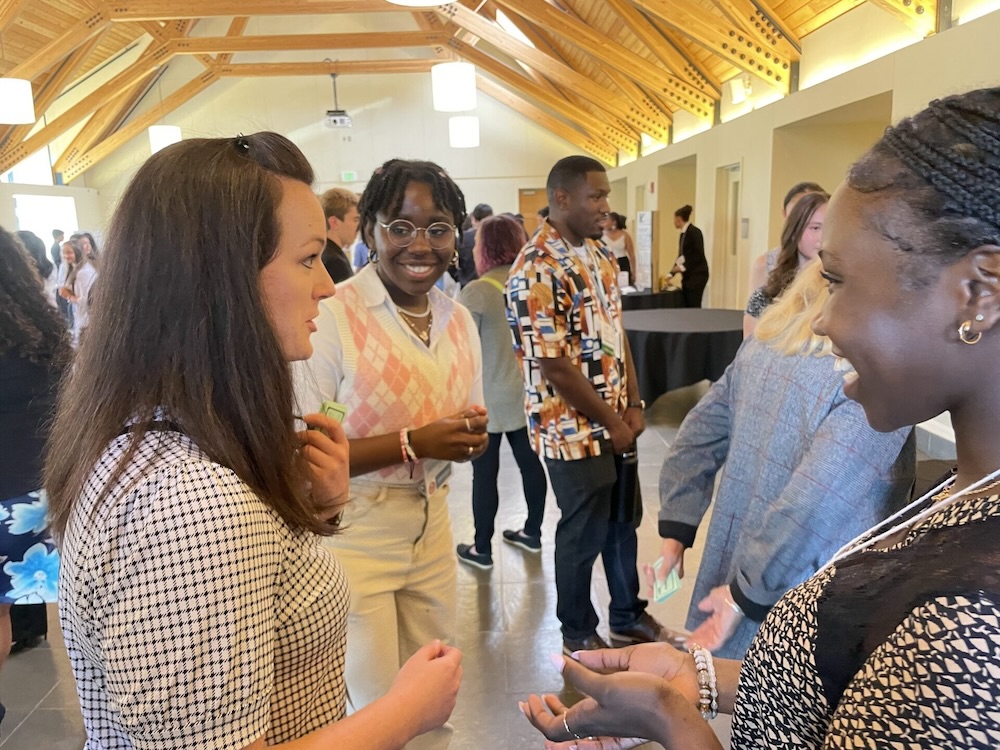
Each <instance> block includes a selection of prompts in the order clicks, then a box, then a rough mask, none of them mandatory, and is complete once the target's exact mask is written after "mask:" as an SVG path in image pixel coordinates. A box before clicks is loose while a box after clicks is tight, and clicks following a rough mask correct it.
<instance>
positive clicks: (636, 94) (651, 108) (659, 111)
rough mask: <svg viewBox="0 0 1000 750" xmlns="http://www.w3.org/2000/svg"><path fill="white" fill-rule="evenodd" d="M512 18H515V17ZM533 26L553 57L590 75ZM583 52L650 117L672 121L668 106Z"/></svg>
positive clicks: (590, 106) (539, 40) (582, 103)
mask: <svg viewBox="0 0 1000 750" xmlns="http://www.w3.org/2000/svg"><path fill="white" fill-rule="evenodd" d="M511 20H513V18H512V19H511ZM520 20H521V21H522V22H523V23H524V24H525V25H526V26H529V27H531V24H530V23H528V22H527V21H524V20H523V19H520ZM531 28H532V30H533V31H534V33H535V37H536V38H537V39H538V42H541V43H542V46H543V47H544V48H546V49H548V50H550V51H551V55H552V56H553V57H555V58H556V59H557V60H560V61H561V62H563V63H565V64H566V65H568V66H569V67H570V68H572V69H573V70H575V71H576V72H577V73H580V74H582V75H589V73H588V71H586V70H584V69H583V68H582V66H581V65H579V64H578V63H576V62H575V61H574V60H572V59H570V58H568V57H567V56H566V55H565V54H563V51H562V50H561V49H560V48H559V45H558V44H557V43H556V41H555V39H553V38H552V36H551V34H549V33H548V32H545V31H541V30H538V29H534V27H531ZM532 42H533V43H535V46H539V45H538V43H537V42H535V40H532ZM582 54H584V55H585V56H586V57H587V58H588V60H589V61H590V63H591V64H592V65H594V66H595V67H597V68H598V69H599V70H600V71H601V73H602V74H604V75H605V76H607V77H608V78H609V79H610V80H611V82H612V83H614V84H615V85H616V86H617V87H618V88H619V89H621V91H622V93H623V94H624V95H625V97H626V98H628V99H630V100H631V101H632V103H633V104H635V105H636V106H637V107H640V108H641V109H643V110H644V111H645V112H646V114H647V115H648V116H649V117H652V118H654V119H662V120H665V121H667V122H670V121H671V119H672V117H671V115H670V110H669V109H667V108H666V107H660V106H659V105H657V104H656V103H655V102H654V101H653V100H652V98H650V97H649V96H646V94H645V93H644V92H643V91H642V89H640V88H639V87H638V86H636V85H635V83H634V82H633V81H632V79H631V78H629V77H628V76H626V75H624V74H622V73H620V72H619V71H618V70H616V69H615V68H612V67H607V66H604V65H603V64H602V63H601V61H600V60H594V59H593V58H592V57H591V56H590V55H588V54H586V53H582ZM570 98H571V99H575V101H576V104H577V105H578V106H581V107H584V108H587V109H591V108H592V107H593V105H592V104H591V103H590V102H586V101H582V100H580V99H577V98H576V97H572V95H571V97H570ZM597 112H600V110H597Z"/></svg>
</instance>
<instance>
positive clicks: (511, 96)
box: [476, 74, 618, 167]
mask: <svg viewBox="0 0 1000 750" xmlns="http://www.w3.org/2000/svg"><path fill="white" fill-rule="evenodd" d="M476 85H477V86H478V87H479V90H480V91H482V92H483V93H484V94H486V95H487V96H489V97H491V98H493V99H496V100H497V101H498V102H500V103H501V104H504V105H506V106H508V107H510V108H511V109H512V110H514V111H515V112H518V113H519V114H522V115H524V116H525V117H527V118H528V119H529V120H532V121H533V122H536V123H538V124H539V125H541V126H542V127H543V128H545V129H546V130H548V131H549V132H551V133H554V134H555V135H557V136H559V137H560V138H562V139H563V140H564V141H569V142H570V143H572V144H573V145H574V146H576V147H577V148H579V149H583V150H584V151H586V152H587V153H589V154H591V155H592V156H595V157H597V158H598V159H600V160H601V161H603V162H604V163H605V164H607V165H608V166H611V167H614V166H617V165H618V151H617V150H616V149H615V148H614V146H611V145H609V144H607V143H603V142H599V141H595V140H594V139H592V138H590V137H589V136H587V135H584V134H583V133H581V132H579V131H578V130H575V129H574V128H572V127H570V126H569V125H567V124H566V123H564V122H563V121H562V120H558V119H556V118H555V117H553V116H552V115H550V114H549V113H548V112H545V111H543V110H541V109H539V108H538V107H537V106H535V105H534V104H532V103H531V102H529V101H528V100H527V99H524V98H522V97H520V96H518V95H517V94H515V93H513V92H511V91H510V90H508V89H507V88H505V87H503V86H501V85H500V84H498V83H495V82H494V81H491V80H490V79H489V78H486V77H484V76H483V75H481V74H479V75H477V76H476Z"/></svg>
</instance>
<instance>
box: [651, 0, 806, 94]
mask: <svg viewBox="0 0 1000 750" xmlns="http://www.w3.org/2000/svg"><path fill="white" fill-rule="evenodd" d="M635 4H636V5H637V6H639V7H640V8H642V9H643V10H646V11H648V12H649V13H651V14H652V15H654V16H656V17H657V18H658V19H659V20H660V21H661V22H662V23H664V24H666V25H667V26H669V27H670V28H672V29H674V30H675V31H677V32H679V33H680V34H682V35H684V36H686V37H688V38H689V39H692V40H694V41H695V42H697V43H698V44H700V45H702V46H703V47H705V48H706V49H709V50H711V51H712V52H714V53H715V54H716V55H718V56H719V57H720V58H722V59H723V60H725V61H726V62H728V63H730V64H731V65H734V66H736V67H737V68H739V69H740V70H742V71H744V72H746V73H750V74H751V75H755V76H757V77H758V78H761V79H763V80H764V81H767V82H768V83H769V84H771V85H772V86H774V87H775V88H777V89H779V90H781V91H783V92H784V93H786V94H787V93H788V91H789V81H790V80H791V65H792V61H791V60H788V59H785V58H782V57H781V56H780V55H778V56H776V55H774V54H772V53H771V52H770V51H769V50H766V49H764V47H763V45H760V44H757V43H756V40H752V39H749V38H748V36H747V35H746V34H743V33H741V32H738V31H736V30H735V29H730V28H727V27H726V25H725V24H724V23H723V22H722V20H721V19H717V18H715V17H712V16H711V15H710V14H708V13H705V11H704V9H702V8H701V7H700V6H698V5H696V4H695V3H694V2H692V0H635Z"/></svg>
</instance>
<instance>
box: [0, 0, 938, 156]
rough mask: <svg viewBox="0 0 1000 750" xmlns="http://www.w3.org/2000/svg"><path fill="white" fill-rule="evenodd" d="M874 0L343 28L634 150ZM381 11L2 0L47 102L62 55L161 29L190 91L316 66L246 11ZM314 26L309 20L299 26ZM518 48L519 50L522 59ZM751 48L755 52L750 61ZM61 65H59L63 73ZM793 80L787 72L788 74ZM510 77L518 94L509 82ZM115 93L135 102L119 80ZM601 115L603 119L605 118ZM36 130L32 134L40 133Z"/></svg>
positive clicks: (626, 1)
mask: <svg viewBox="0 0 1000 750" xmlns="http://www.w3.org/2000/svg"><path fill="white" fill-rule="evenodd" d="M865 1H866V0H671V5H670V7H669V9H668V7H667V6H666V5H665V3H664V0H485V2H480V1H479V0H459V2H457V3H453V4H451V5H448V6H445V8H443V9H438V10H422V11H417V12H415V13H414V16H413V17H414V18H416V19H418V20H415V21H414V22H413V23H414V30H413V31H410V32H406V31H402V30H401V29H400V30H399V31H396V32H393V33H392V34H387V35H383V36H385V37H386V38H385V39H383V40H381V41H379V40H378V39H377V38H376V35H374V34H372V35H364V34H357V35H350V36H349V35H344V36H343V37H341V38H340V39H339V41H340V42H343V44H345V45H347V46H349V47H352V48H357V49H365V50H371V51H372V56H373V59H372V60H371V61H370V63H371V65H369V66H365V65H361V64H357V65H356V66H355V67H356V69H357V71H359V72H360V71H362V70H369V69H374V70H380V69H381V67H380V66H383V67H384V66H390V63H395V65H396V67H395V68H391V67H385V71H389V70H390V69H396V70H403V69H413V70H418V69H424V68H426V66H427V65H429V63H430V59H429V58H427V57H423V59H419V58H420V57H421V55H420V53H419V52H417V51H413V52H411V53H409V57H410V58H412V60H411V61H410V62H406V61H405V60H400V61H391V60H380V59H378V58H379V56H378V53H377V50H378V48H380V47H386V46H387V45H390V44H393V45H395V46H401V47H410V45H411V44H419V45H420V46H424V45H427V46H430V47H431V49H432V51H433V52H432V54H433V55H435V56H436V58H435V59H448V58H454V57H464V58H466V59H470V60H473V61H474V62H477V64H478V65H480V67H481V69H482V70H484V71H486V73H487V74H488V75H490V76H492V77H491V78H490V79H481V86H482V87H486V88H490V90H491V91H492V93H493V94H494V95H495V96H496V98H498V100H500V101H505V102H506V103H507V104H508V106H511V108H512V109H515V110H517V111H519V112H521V113H522V114H524V113H526V112H532V113H535V114H538V113H552V115H546V117H548V118H549V119H546V117H541V115H539V117H540V120H544V122H547V123H549V124H551V125H552V126H553V128H555V124H556V123H571V124H561V125H560V128H559V129H560V130H561V131H562V133H563V135H564V136H566V135H573V136H574V138H573V142H574V143H575V144H576V145H578V146H583V145H585V144H589V147H590V150H591V151H592V152H594V153H599V155H600V157H601V158H604V159H605V160H606V161H607V160H608V157H609V155H610V154H612V153H615V152H617V151H619V150H624V151H625V152H627V153H634V152H635V148H636V142H637V141H636V139H637V137H638V134H639V133H640V132H641V131H645V132H649V131H654V133H653V134H654V135H655V136H659V137H661V138H663V137H666V135H667V131H666V125H667V123H669V122H670V119H671V115H672V114H673V113H674V112H676V111H678V110H679V109H687V110H689V111H692V112H695V113H696V114H697V115H698V116H701V117H707V116H710V114H711V109H712V107H713V106H718V98H719V97H720V96H721V94H722V82H724V81H726V80H728V79H730V78H732V77H733V76H736V75H739V74H741V72H743V71H748V72H754V73H755V75H759V76H760V77H762V78H764V80H768V76H770V78H771V80H772V81H773V80H774V79H775V78H776V77H777V75H779V73H780V74H781V75H782V78H787V75H786V73H787V70H788V68H787V65H786V61H787V64H788V65H790V64H791V63H793V62H794V60H795V59H797V53H798V40H799V39H801V37H802V36H805V35H807V34H809V33H811V32H813V31H815V30H816V29H818V28H820V27H821V26H823V25H824V24H826V23H829V22H830V21H832V20H834V19H835V18H837V17H839V16H840V15H842V14H844V13H846V12H848V11H850V10H851V9H853V8H855V7H857V6H858V5H859V4H861V3H862V2H865ZM870 1H871V2H874V3H876V4H879V5H880V7H884V8H888V9H889V10H890V11H891V12H895V13H897V15H899V14H903V15H905V14H906V13H907V12H909V11H908V3H907V0H870ZM919 1H920V2H926V3H932V4H933V3H934V2H935V0H919ZM456 8H457V9H458V10H456ZM449 9H450V10H449ZM498 9H502V10H503V11H504V13H505V14H506V15H507V16H508V17H509V18H511V20H512V21H513V22H514V23H515V25H517V26H518V27H519V28H520V29H521V30H522V32H524V33H525V34H526V35H527V36H528V38H529V39H530V40H531V43H532V44H533V45H534V47H533V48H528V47H525V46H524V45H521V44H520V43H519V42H516V41H515V40H514V39H513V38H512V37H509V36H507V35H506V32H501V33H498V27H497V25H496V22H495V19H496V12H497V10H498ZM558 11H562V13H563V14H564V15H565V18H566V19H568V20H567V21H566V22H565V23H560V20H561V16H560V15H559V13H558ZM384 12H396V13H400V14H402V13H405V12H406V11H404V10H402V9H400V8H398V7H396V6H392V5H390V4H389V3H387V2H385V0H116V1H115V2H114V3H111V2H109V0H0V34H2V36H0V39H2V42H3V48H2V53H3V54H2V59H0V73H4V74H6V73H9V72H10V71H12V70H18V69H20V70H24V71H26V72H27V73H29V74H30V77H31V78H32V80H33V86H34V89H35V91H36V92H43V91H44V92H45V97H44V98H43V99H42V100H41V101H42V102H43V103H48V102H50V101H51V100H52V98H53V96H52V91H51V86H50V85H49V83H50V82H51V81H53V80H54V81H56V85H57V86H58V87H65V86H66V85H69V84H71V83H72V81H67V80H66V69H65V67H60V66H65V64H66V61H67V60H69V59H70V57H71V56H72V67H73V69H74V70H75V71H76V73H75V75H76V76H77V77H78V78H79V77H80V76H84V75H86V74H88V73H90V72H92V71H93V70H94V69H96V68H98V67H99V66H101V65H104V64H106V63H107V62H108V61H109V60H112V59H114V58H115V57H116V56H118V55H120V54H122V52H123V51H125V50H126V49H128V48H129V47H130V46H131V45H134V44H135V43H137V42H139V41H140V40H142V39H143V38H147V39H148V36H147V35H151V36H152V37H153V40H154V42H153V45H152V47H153V48H157V47H159V49H160V51H159V52H156V53H155V54H156V55H159V56H160V57H161V60H162V62H165V61H166V60H169V59H170V57H172V56H173V55H174V54H177V53H181V54H195V55H196V56H197V59H198V60H200V61H201V62H202V64H203V65H204V66H205V73H204V74H203V75H202V76H199V78H198V79H196V80H194V81H191V82H190V83H189V84H188V85H187V87H185V90H184V95H185V96H193V95H196V94H197V93H198V92H200V91H202V90H204V89H205V88H207V87H208V86H209V85H210V84H211V82H213V81H214V80H217V79H218V78H219V77H222V76H233V75H273V74H277V73H280V74H302V75H308V74H316V71H315V70H314V69H315V68H316V66H315V64H311V63H308V62H303V63H285V64H284V66H283V67H274V66H273V65H268V64H260V65H239V64H236V65H234V64H233V63H232V62H231V58H232V53H234V52H239V51H243V50H255V49H260V50H263V49H268V50H279V47H280V50H279V51H282V52H288V51H294V50H298V51H302V52H303V53H308V52H309V51H310V50H312V49H313V47H314V46H315V44H317V41H316V40H315V39H313V40H309V39H306V38H305V37H303V38H301V39H300V38H296V37H297V36H298V34H287V35H285V36H284V37H281V38H280V39H281V40H282V41H287V45H285V46H282V45H281V44H279V43H278V41H276V40H275V39H270V40H262V39H260V38H259V37H243V36H242V33H243V30H244V27H245V25H246V19H247V17H249V16H255V15H256V16H258V17H260V16H293V17H294V16H296V15H299V14H327V13H329V14H334V13H359V14H365V13H373V14H374V13H378V14H381V13H384ZM95 14H96V15H97V16H98V17H99V19H100V23H101V33H100V34H99V35H96V36H93V37H86V44H85V45H83V46H81V44H80V41H79V40H80V39H81V38H82V36H81V33H76V34H75V35H74V32H73V29H79V28H80V24H81V23H82V22H84V20H85V19H87V18H88V17H93V16H95ZM657 14H658V15H657ZM671 14H673V15H678V14H679V15H680V16H684V17H685V18H689V19H690V21H691V23H690V24H688V25H685V24H684V23H677V22H676V18H672V17H671ZM210 17H230V18H237V19H242V20H240V21H238V22H237V23H236V25H235V26H233V27H232V28H231V30H230V33H229V34H228V35H227V37H225V38H222V37H210V38H205V37H202V38H201V39H200V40H199V41H192V42H186V41H182V40H183V39H184V38H185V37H187V36H188V34H189V32H190V30H191V28H192V27H193V25H194V24H195V23H197V20H198V19H201V18H210ZM373 17H374V16H373ZM920 20H923V19H920V18H916V21H918V22H919V21H920ZM459 22H460V23H459ZM581 23H582V24H584V25H585V27H584V26H580V24H581ZM456 24H458V25H456ZM460 27H463V28H464V30H463V28H460ZM396 28H399V27H396ZM309 31H310V29H308V28H303V29H301V33H302V34H306V33H307V32H309ZM428 32H431V33H428ZM740 35H742V36H744V37H745V39H744V40H743V45H744V49H743V50H741V51H742V52H748V50H747V49H745V48H746V47H747V46H748V45H750V44H751V43H752V44H753V46H754V48H756V47H758V46H759V47H760V48H761V50H765V51H768V52H770V53H771V55H772V57H777V58H778V64H777V65H773V64H771V63H767V64H766V65H767V67H766V68H763V67H761V62H762V61H760V60H757V59H756V58H757V57H759V52H760V51H761V50H756V51H757V53H758V54H753V52H752V51H751V52H748V54H747V55H744V56H742V57H741V55H740V54H735V53H733V52H732V51H731V50H730V49H728V48H727V46H726V45H725V44H723V41H724V40H726V39H729V38H737V37H738V36H740ZM317 39H318V37H317ZM62 40H65V41H66V50H65V55H60V54H59V53H60V51H61V50H60V44H61V43H62ZM369 40H370V43H369ZM331 41H332V38H331ZM170 45H174V46H170ZM176 45H181V46H182V47H186V49H179V48H178V46H176ZM411 49H413V48H412V47H411ZM74 50H75V51H74ZM512 55H516V56H517V58H516V60H515V58H514V57H512ZM304 56H305V57H308V54H305V55H304ZM750 58H754V62H753V64H751V59H750ZM768 59H770V58H768ZM521 65H528V66H529V67H530V71H531V72H530V76H531V77H530V78H529V77H527V76H526V75H524V74H523V72H522V71H521V68H520V66H521ZM407 66H409V67H407ZM782 66H785V67H782ZM352 69H353V68H352ZM59 71H62V74H61V76H60V75H57V73H58V72H59ZM144 75H146V74H144ZM130 80H131V79H130ZM143 80H144V79H143V78H142V77H135V81H131V83H130V84H129V87H128V89H129V90H131V91H133V95H134V92H135V91H140V90H141V85H142V81H143ZM783 84H784V85H787V80H785V81H783ZM502 90H506V91H508V92H510V95H509V96H504V95H503V94H502V93H501V91H502ZM36 95H37V93H36ZM685 97H687V98H685ZM112 98H114V99H115V101H119V100H120V103H121V102H125V103H127V100H126V97H125V96H124V95H123V94H122V91H120V90H119V91H116V92H115V96H114V97H112ZM180 98H183V97H179V99H180ZM92 101H96V100H95V99H92ZM120 103H119V104H120ZM42 109H44V107H42ZM121 109H122V107H121V106H116V107H111V108H108V112H107V113H105V115H104V116H102V117H101V118H100V120H101V122H107V127H106V128H105V129H104V131H103V132H99V129H98V128H97V127H96V126H95V128H93V130H95V133H96V135H97V136H99V137H97V140H96V141H92V142H90V143H88V144H86V145H85V148H84V149H83V151H85V152H86V156H87V158H86V159H85V160H84V162H81V163H78V164H77V165H76V167H74V168H73V169H69V170H68V174H70V175H76V174H79V173H81V172H82V171H83V170H84V169H85V168H86V167H87V166H88V165H91V164H93V163H96V161H98V160H100V159H101V158H104V156H106V155H107V154H108V153H110V151H112V150H113V148H114V147H116V144H119V143H121V142H123V139H122V137H121V135H120V133H121V131H122V129H123V128H126V127H128V128H134V127H135V124H134V123H135V122H136V121H137V119H138V118H136V117H135V116H130V117H128V118H127V119H124V120H123V119H121V117H117V116H116V115H115V112H116V111H118V110H121ZM130 110H131V105H129V106H128V107H126V108H125V111H126V113H127V112H128V111H130ZM93 111H94V110H93V109H91V110H90V112H89V113H88V114H87V115H86V116H89V115H90V114H92V113H93ZM553 118H562V119H561V120H559V119H553ZM598 119H603V122H602V123H598V122H597V120H598ZM65 127H66V123H65V122H64V121H62V122H60V123H59V127H58V128H52V129H51V132H52V133H53V135H55V133H56V131H58V130H63V129H64V128H65ZM568 128H576V130H571V129H568ZM577 131H579V135H577V134H576V133H577ZM11 132H13V133H14V134H15V135H16V136H17V138H10V137H8V138H7V139H6V142H4V143H2V144H0V166H3V165H6V164H9V163H10V161H11V159H12V158H13V157H14V156H16V155H17V154H20V153H21V152H22V151H23V144H22V143H21V142H18V143H15V142H14V141H19V139H22V138H24V137H27V136H26V131H25V130H24V129H23V128H21V129H17V130H15V131H12V130H10V129H8V131H7V135H8V136H9V135H10V133H11ZM129 132H130V131H129ZM116 133H119V135H118V136H117V137H116V136H115V134H116ZM33 139H34V140H32V145H35V143H36V142H37V141H38V134H36V135H35V136H34V137H33ZM109 139H110V140H109ZM102 144H103V145H102ZM76 160H77V159H76V158H73V157H71V158H70V161H76ZM64 166H65V164H64ZM0 171H2V170H0Z"/></svg>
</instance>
